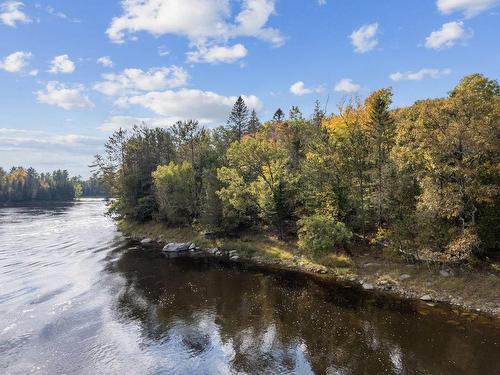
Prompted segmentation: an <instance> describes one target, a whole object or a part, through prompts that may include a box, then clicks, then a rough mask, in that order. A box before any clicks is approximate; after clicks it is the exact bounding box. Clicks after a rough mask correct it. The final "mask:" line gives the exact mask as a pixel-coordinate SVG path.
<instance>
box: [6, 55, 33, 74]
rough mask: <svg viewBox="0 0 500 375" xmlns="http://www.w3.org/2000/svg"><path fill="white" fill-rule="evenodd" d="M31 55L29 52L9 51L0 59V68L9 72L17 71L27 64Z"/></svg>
mask: <svg viewBox="0 0 500 375" xmlns="http://www.w3.org/2000/svg"><path fill="white" fill-rule="evenodd" d="M32 57H33V54H32V53H31V52H23V51H18V52H14V53H11V54H10V55H8V56H7V57H5V58H4V59H3V60H2V61H0V69H3V70H5V71H6V72H9V73H19V72H21V71H23V70H24V68H26V67H27V66H28V65H29V60H30V59H31V58H32Z"/></svg>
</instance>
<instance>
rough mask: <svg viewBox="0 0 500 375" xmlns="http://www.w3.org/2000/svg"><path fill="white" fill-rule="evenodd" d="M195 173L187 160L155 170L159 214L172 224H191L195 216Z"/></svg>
mask: <svg viewBox="0 0 500 375" xmlns="http://www.w3.org/2000/svg"><path fill="white" fill-rule="evenodd" d="M193 173H194V171H193V166H192V165H191V163H189V162H187V161H184V162H182V163H181V164H176V163H173V162H171V163H170V164H168V165H160V166H158V168H156V170H155V171H154V172H153V179H154V186H155V191H156V200H157V202H158V206H159V216H160V218H162V219H164V220H166V221H167V222H168V223H170V224H189V223H191V221H192V220H193V218H194V213H195V205H194V203H195V201H194V183H193Z"/></svg>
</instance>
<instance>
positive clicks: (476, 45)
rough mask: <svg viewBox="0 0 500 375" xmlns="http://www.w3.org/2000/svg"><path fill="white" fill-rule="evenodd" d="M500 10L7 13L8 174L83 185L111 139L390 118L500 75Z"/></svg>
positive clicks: (303, 2) (141, 8)
mask: <svg viewBox="0 0 500 375" xmlns="http://www.w3.org/2000/svg"><path fill="white" fill-rule="evenodd" d="M499 41H500V0H383V1H373V0H293V1H292V0H123V1H119V0H106V1H103V0H47V1H44V0H39V1H36V0H35V1H31V0H30V1H28V0H22V1H21V0H19V1H18V0H13V1H11V0H8V1H5V0H0V166H1V167H3V168H5V169H7V168H10V167H12V166H14V165H15V166H24V167H29V166H33V167H34V168H36V169H38V170H40V171H49V170H53V169H58V168H64V169H68V170H69V171H70V173H71V174H73V175H81V176H83V177H87V176H89V174H90V170H89V168H88V165H89V164H91V162H92V159H93V155H95V154H96V153H99V152H102V149H103V144H104V142H105V141H106V139H107V137H108V136H109V135H110V134H111V132H112V131H113V130H116V129H118V128H120V127H122V128H128V127H131V126H133V125H134V124H137V123H144V124H146V125H147V126H162V127H168V126H171V125H172V124H173V123H174V122H175V121H178V120H184V119H190V118H194V119H197V120H199V121H200V123H201V124H203V125H204V126H206V127H214V126H217V125H222V124H225V122H226V118H227V116H228V114H229V111H230V110H231V107H232V105H233V103H234V102H235V100H236V98H237V97H238V96H239V95H242V96H243V98H244V99H245V101H246V103H247V105H248V107H250V108H252V109H255V110H256V111H257V113H258V115H259V117H260V118H261V120H264V121H265V120H268V119H270V118H271V117H272V115H273V113H274V112H275V110H276V109H277V108H278V107H280V108H282V109H283V110H284V111H285V112H288V110H289V109H290V107H291V106H292V105H297V106H299V108H300V109H301V110H302V112H303V113H304V115H306V116H308V115H310V113H311V111H312V108H313V106H314V102H315V101H316V100H319V101H320V102H321V103H322V106H324V107H325V108H326V109H327V112H328V113H332V112H335V108H336V105H337V104H338V103H339V102H340V101H341V100H342V98H345V97H346V96H351V95H353V96H358V97H360V98H363V97H365V96H367V95H368V94H369V93H370V92H372V91H373V90H376V89H379V88H383V87H392V88H393V91H394V103H393V106H395V107H398V106H405V105H410V104H412V103H413V102H414V101H415V100H418V99H423V98H429V97H431V98H432V97H443V96H446V94H447V92H448V91H449V90H450V89H452V88H453V87H454V86H455V85H456V84H457V83H458V81H459V80H460V79H461V78H462V77H463V76H465V75H467V74H471V73H475V72H480V73H483V74H485V75H486V76H488V77H489V78H493V79H498V78H499V75H500V43H499Z"/></svg>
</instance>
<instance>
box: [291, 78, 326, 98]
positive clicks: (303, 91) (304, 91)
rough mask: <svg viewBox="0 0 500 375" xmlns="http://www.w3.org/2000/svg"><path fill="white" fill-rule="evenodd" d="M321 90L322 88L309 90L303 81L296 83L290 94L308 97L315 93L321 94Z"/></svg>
mask: <svg viewBox="0 0 500 375" xmlns="http://www.w3.org/2000/svg"><path fill="white" fill-rule="evenodd" d="M321 90H322V88H321V87H315V88H307V87H306V86H305V84H304V82H303V81H298V82H295V83H294V84H293V85H291V86H290V92H291V93H292V94H294V95H297V96H303V95H308V94H312V93H314V92H321Z"/></svg>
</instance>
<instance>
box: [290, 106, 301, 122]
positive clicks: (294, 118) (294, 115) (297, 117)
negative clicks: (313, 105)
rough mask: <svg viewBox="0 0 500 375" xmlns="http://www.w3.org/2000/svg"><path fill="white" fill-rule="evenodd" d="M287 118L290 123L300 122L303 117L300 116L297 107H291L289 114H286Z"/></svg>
mask: <svg viewBox="0 0 500 375" xmlns="http://www.w3.org/2000/svg"><path fill="white" fill-rule="evenodd" d="M288 118H289V119H290V120H291V121H300V120H303V119H304V116H303V115H302V112H300V109H299V107H297V106H292V108H291V109H290V112H289V113H288Z"/></svg>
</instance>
